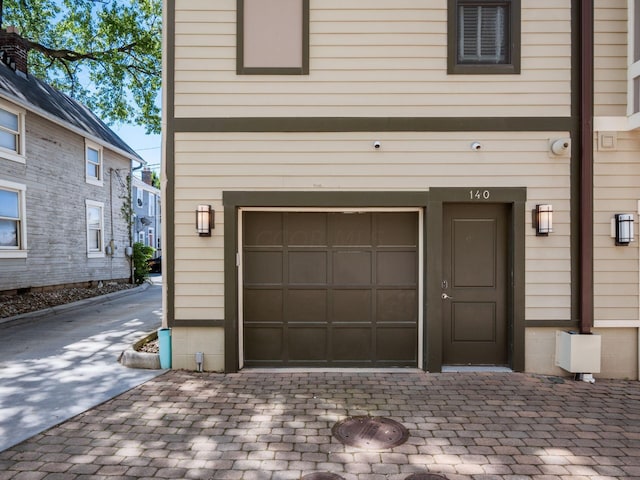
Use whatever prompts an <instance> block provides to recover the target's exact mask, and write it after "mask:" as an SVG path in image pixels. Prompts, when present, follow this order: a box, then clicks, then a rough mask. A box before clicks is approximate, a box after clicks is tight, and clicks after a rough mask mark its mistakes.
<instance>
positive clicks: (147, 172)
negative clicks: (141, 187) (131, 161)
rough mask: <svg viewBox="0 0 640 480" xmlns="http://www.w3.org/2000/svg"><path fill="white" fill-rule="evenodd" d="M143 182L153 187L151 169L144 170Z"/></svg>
mask: <svg viewBox="0 0 640 480" xmlns="http://www.w3.org/2000/svg"><path fill="white" fill-rule="evenodd" d="M142 181H143V182H144V183H146V184H147V185H151V169H150V168H145V169H144V170H142Z"/></svg>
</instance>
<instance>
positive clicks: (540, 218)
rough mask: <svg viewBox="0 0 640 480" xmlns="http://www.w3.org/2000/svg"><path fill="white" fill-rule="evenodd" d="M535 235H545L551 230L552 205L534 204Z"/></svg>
mask: <svg viewBox="0 0 640 480" xmlns="http://www.w3.org/2000/svg"><path fill="white" fill-rule="evenodd" d="M535 219H536V235H538V236H546V235H549V234H550V233H551V232H553V206H552V205H548V204H542V205H536V211H535Z"/></svg>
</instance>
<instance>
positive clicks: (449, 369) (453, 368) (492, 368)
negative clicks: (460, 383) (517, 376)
mask: <svg viewBox="0 0 640 480" xmlns="http://www.w3.org/2000/svg"><path fill="white" fill-rule="evenodd" d="M480 372H490V373H513V370H511V369H510V368H509V367H500V366H496V365H443V366H442V373H480Z"/></svg>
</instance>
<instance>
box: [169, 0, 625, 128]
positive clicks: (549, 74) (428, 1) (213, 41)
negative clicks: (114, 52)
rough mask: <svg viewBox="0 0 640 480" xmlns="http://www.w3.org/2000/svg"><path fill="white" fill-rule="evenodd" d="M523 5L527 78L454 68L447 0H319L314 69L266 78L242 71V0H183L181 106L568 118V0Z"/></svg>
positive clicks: (249, 111) (236, 111) (202, 112)
mask: <svg viewBox="0 0 640 480" xmlns="http://www.w3.org/2000/svg"><path fill="white" fill-rule="evenodd" d="M616 3H619V1H616ZM522 7H523V8H522V73H521V74H520V75H480V76H478V75H455V76H454V75H447V0H372V1H367V2H362V1H361V0H321V1H318V0H312V1H311V12H310V19H311V24H310V32H311V33H310V74H309V75H303V76H295V75H292V76H273V77H269V76H263V75H244V76H238V75H236V0H216V1H215V2H212V1H210V0H177V1H176V36H175V49H176V50H175V54H176V66H175V107H176V108H175V114H176V117H178V118H179V117H254V116H265V117H275V116H305V117H318V116H364V117H378V116H425V117H428V116H435V117H439V116H444V117H462V116H464V117H467V116H470V117H474V116H518V117H525V116H568V115H569V114H570V67H571V60H570V53H571V49H570V16H571V9H570V0H523V1H522Z"/></svg>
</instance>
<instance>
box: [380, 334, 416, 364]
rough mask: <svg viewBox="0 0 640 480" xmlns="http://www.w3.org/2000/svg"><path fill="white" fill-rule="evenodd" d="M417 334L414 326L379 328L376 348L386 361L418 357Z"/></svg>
mask: <svg viewBox="0 0 640 480" xmlns="http://www.w3.org/2000/svg"><path fill="white" fill-rule="evenodd" d="M417 335H418V332H417V330H416V328H415V327H414V326H408V327H399V328H393V327H392V328H378V332H377V335H376V350H377V355H378V357H379V358H382V359H384V361H386V362H407V361H411V360H415V359H416V355H417V349H418V345H417Z"/></svg>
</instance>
